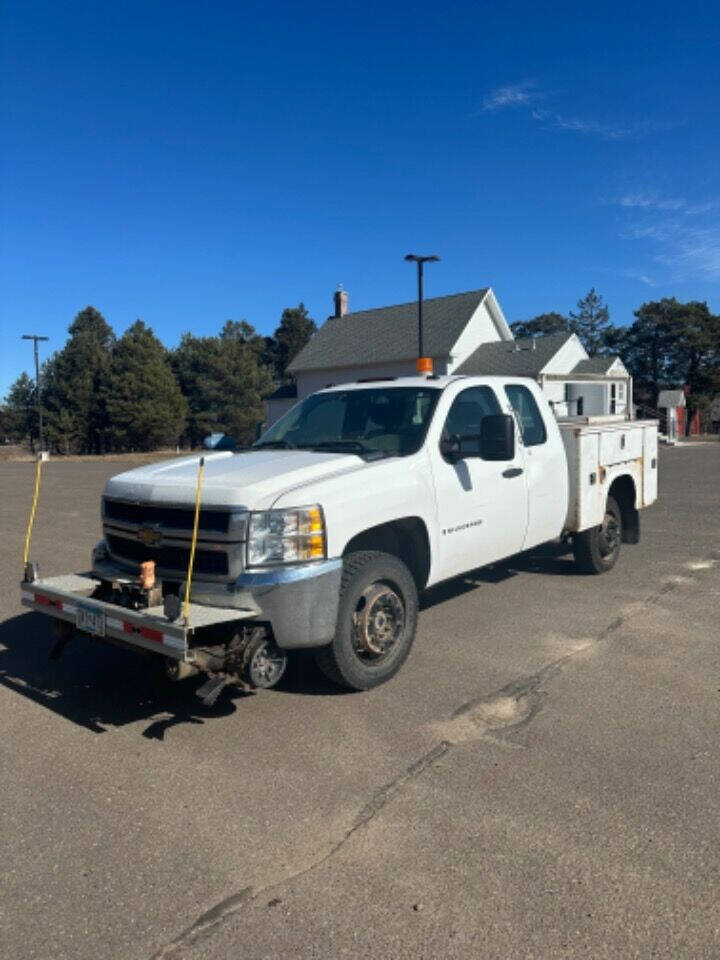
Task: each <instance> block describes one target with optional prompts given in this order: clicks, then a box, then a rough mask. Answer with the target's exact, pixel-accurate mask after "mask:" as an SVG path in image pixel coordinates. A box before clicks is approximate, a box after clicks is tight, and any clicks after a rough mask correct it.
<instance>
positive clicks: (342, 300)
mask: <svg viewBox="0 0 720 960" xmlns="http://www.w3.org/2000/svg"><path fill="white" fill-rule="evenodd" d="M333 300H334V302H335V313H334V316H335V317H344V316H345V314H346V313H347V312H348V300H349V297H348V294H347V290H343V288H342V287H338V288H337V290H336V291H335V293H334V294H333Z"/></svg>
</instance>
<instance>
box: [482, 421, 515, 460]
mask: <svg viewBox="0 0 720 960" xmlns="http://www.w3.org/2000/svg"><path fill="white" fill-rule="evenodd" d="M480 456H481V457H482V458H483V460H512V459H513V457H514V456H515V418H514V417H511V416H510V414H509V413H493V414H490V416H487V417H483V418H482V420H481V421H480Z"/></svg>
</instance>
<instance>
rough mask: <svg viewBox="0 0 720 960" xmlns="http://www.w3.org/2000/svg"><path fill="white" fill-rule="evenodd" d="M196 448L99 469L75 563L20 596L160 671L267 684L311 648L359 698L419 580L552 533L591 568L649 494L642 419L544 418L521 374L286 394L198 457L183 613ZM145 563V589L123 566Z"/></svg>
mask: <svg viewBox="0 0 720 960" xmlns="http://www.w3.org/2000/svg"><path fill="white" fill-rule="evenodd" d="M198 461H199V458H198V456H197V455H194V456H190V457H185V458H182V459H178V460H171V461H165V462H162V463H158V464H155V465H152V466H145V467H140V468H138V469H135V470H130V471H128V472H127V473H122V474H120V475H119V476H116V477H113V478H112V479H110V480H109V481H108V483H107V486H106V488H105V492H104V495H103V499H102V521H103V532H104V539H103V540H102V541H101V542H100V543H99V544H97V546H96V547H95V548H94V550H93V553H92V569H91V570H90V571H89V572H88V573H85V574H71V575H68V576H65V577H54V578H47V579H33V575H32V574H31V575H30V576H29V577H26V581H25V582H23V584H22V595H23V602H24V603H25V604H26V605H27V606H30V607H32V608H34V609H35V610H39V611H41V612H44V613H46V614H49V615H50V616H51V617H53V618H54V619H55V620H56V621H57V622H58V624H59V626H60V629H61V633H62V638H61V639H62V641H63V642H64V641H66V640H67V639H68V637H69V635H70V634H71V633H72V632H74V631H75V630H76V629H79V630H80V631H81V632H85V633H89V634H95V635H97V636H101V637H104V638H106V639H110V640H114V641H117V642H123V643H125V644H128V645H130V646H132V647H135V648H142V649H145V650H149V651H151V652H155V653H158V654H161V655H162V656H164V657H165V658H166V663H167V664H168V665H169V669H170V673H171V675H172V676H175V677H180V676H184V675H187V674H188V673H192V672H197V671H200V672H203V673H205V674H207V675H208V677H209V679H208V680H207V681H206V683H205V684H204V685H203V688H202V690H203V691H204V695H205V696H206V697H208V698H210V699H212V698H214V697H215V696H216V695H217V692H218V691H219V689H221V688H222V685H223V684H224V683H227V682H235V681H243V682H245V683H246V684H249V685H251V686H256V687H267V686H272V685H273V684H275V683H276V682H277V681H278V680H279V679H280V677H281V675H282V673H283V670H284V668H285V664H286V658H287V652H288V651H290V650H293V649H296V648H317V650H316V658H317V662H318V664H319V666H320V668H321V669H322V670H323V671H324V673H325V674H327V676H328V677H330V678H331V679H332V680H334V681H336V682H337V683H339V684H342V685H344V686H346V687H350V688H352V689H355V690H364V689H368V688H369V687H373V686H375V685H377V684H379V683H382V682H383V681H385V680H387V679H389V678H390V677H391V676H393V674H394V673H395V672H396V671H397V670H398V669H399V668H400V666H401V665H402V663H403V661H404V660H405V658H406V657H407V655H408V653H409V652H410V648H411V646H412V643H413V639H414V636H415V630H416V624H417V616H418V594H419V592H420V591H422V590H425V589H427V588H428V587H431V586H433V585H434V584H437V583H439V582H440V581H442V580H447V579H449V578H451V577H456V576H458V575H460V574H463V573H466V572H468V571H470V570H473V569H475V568H478V567H482V566H484V565H486V564H491V563H494V562H496V561H500V560H503V559H505V558H507V557H510V556H512V555H513V554H516V553H519V552H520V551H522V550H527V549H529V548H532V547H535V546H537V545H538V544H542V543H545V542H547V541H551V540H555V539H557V538H567V539H568V540H570V541H571V542H572V548H573V550H574V554H575V558H576V561H577V564H578V566H579V568H580V569H581V570H582V571H584V572H586V573H603V572H605V571H607V570H610V568H611V567H613V566H614V564H615V562H616V561H617V558H618V554H619V552H620V547H621V543H623V542H624V543H637V541H638V539H639V536H640V527H639V517H638V511H639V509H640V508H641V507H646V506H648V505H649V504H651V503H652V502H653V501H654V500H655V499H656V497H657V423H656V421H631V420H626V419H623V418H621V417H605V418H597V419H593V418H574V419H568V420H565V421H558V420H556V418H555V416H554V415H553V412H552V410H551V407H550V405H549V404H548V402H547V400H546V399H545V397H544V396H543V394H542V392H541V390H540V389H539V388H538V386H537V385H536V384H535V383H534V382H532V381H530V380H525V379H518V378H509V377H508V378H505V377H452V376H450V377H432V376H430V377H419V376H417V377H407V378H398V379H391V378H389V379H384V380H375V381H366V382H358V383H352V384H343V385H340V386H335V387H332V388H329V389H327V390H321V391H320V392H318V393H315V394H313V395H311V396H309V397H307V398H305V399H304V400H303V401H302V402H300V403H299V404H297V405H296V406H295V407H294V408H293V409H292V410H291V411H290V412H289V413H287V414H286V415H285V416H284V417H283V418H282V419H281V420H279V421H278V422H277V423H276V424H274V425H273V426H272V427H271V428H270V429H269V430H267V432H266V433H264V434H263V435H262V436H261V437H260V439H259V440H258V441H257V443H255V445H254V447H253V448H252V449H251V450H247V451H242V452H238V453H232V452H224V453H216V454H211V455H209V456H208V457H207V458H206V464H205V467H204V473H205V477H204V486H203V488H202V503H201V508H200V513H199V536H198V540H197V549H196V552H195V557H194V572H193V577H192V580H191V591H190V599H191V601H192V602H191V605H190V615H189V619H188V620H186V621H182V622H181V621H180V618H179V604H178V602H177V601H178V598H179V597H180V596H181V595H182V592H183V589H184V584H185V582H186V577H187V569H188V556H189V553H190V545H191V534H192V528H193V519H194V504H195V496H196V478H197V473H198ZM149 560H152V561H154V563H155V569H156V572H157V577H158V580H157V583H156V584H155V585H154V586H153V587H152V589H146V588H145V587H144V586H143V582H142V580H141V579H139V571H140V564H141V563H143V562H147V561H149Z"/></svg>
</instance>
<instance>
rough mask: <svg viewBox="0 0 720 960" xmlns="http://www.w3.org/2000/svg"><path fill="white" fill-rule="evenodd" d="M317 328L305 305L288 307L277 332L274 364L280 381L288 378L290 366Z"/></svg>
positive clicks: (283, 313) (275, 335)
mask: <svg viewBox="0 0 720 960" xmlns="http://www.w3.org/2000/svg"><path fill="white" fill-rule="evenodd" d="M316 329H317V326H316V324H315V321H314V320H313V319H312V317H311V316H309V314H308V312H307V308H306V307H305V304H304V303H302V302H301V303H299V304H298V305H297V307H286V308H285V309H284V310H283V312H282V316H281V317H280V324H279V326H278V328H277V330H276V331H275V334H274V337H273V339H274V341H275V351H274V357H273V359H274V362H275V371H276V375H277V377H278V379H283V378H284V377H286V371H287V367H288V364H289V363H290V362H291V360H294V359H295V357H296V356H297V355H298V353H300V351H301V350H302V348H303V347H304V346H305V344H306V343H307V342H308V340H309V339H310V337H311V336H312V335H313V334H314V333H315V330H316Z"/></svg>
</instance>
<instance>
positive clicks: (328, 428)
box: [254, 387, 440, 458]
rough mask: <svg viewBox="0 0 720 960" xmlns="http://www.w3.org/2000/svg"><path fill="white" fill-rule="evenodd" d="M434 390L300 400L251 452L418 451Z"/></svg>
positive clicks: (377, 390) (379, 390) (342, 393)
mask: <svg viewBox="0 0 720 960" xmlns="http://www.w3.org/2000/svg"><path fill="white" fill-rule="evenodd" d="M439 396H440V390H439V389H437V388H436V387H372V388H368V389H357V390H333V391H332V392H329V393H315V394H312V395H311V396H309V397H306V398H305V399H304V400H303V401H302V402H301V403H299V404H298V405H297V406H296V407H293V409H292V410H291V411H290V412H289V413H286V414H285V416H284V417H282V418H281V419H280V420H278V422H277V423H276V424H274V425H273V426H272V427H270V429H269V430H267V431H266V432H265V433H264V434H263V435H262V436H261V437H260V439H259V440H258V441H257V443H256V444H255V445H254V446H255V449H256V450H257V449H259V448H262V447H268V448H272V447H274V448H275V449H282V448H288V449H293V448H298V449H302V450H328V451H333V452H335V451H337V452H338V453H344V452H345V451H347V452H348V453H356V454H358V455H359V456H361V457H370V458H375V457H381V456H396V457H406V456H408V455H409V454H411V453H415V452H416V451H417V450H419V449H420V447H421V446H422V443H423V440H424V439H425V434H426V432H427V428H428V426H429V424H430V419H431V417H432V414H433V410H434V409H435V405H436V403H437V400H438V397H439Z"/></svg>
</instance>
